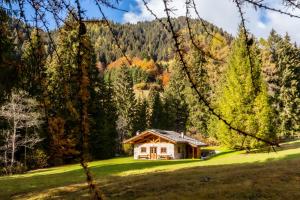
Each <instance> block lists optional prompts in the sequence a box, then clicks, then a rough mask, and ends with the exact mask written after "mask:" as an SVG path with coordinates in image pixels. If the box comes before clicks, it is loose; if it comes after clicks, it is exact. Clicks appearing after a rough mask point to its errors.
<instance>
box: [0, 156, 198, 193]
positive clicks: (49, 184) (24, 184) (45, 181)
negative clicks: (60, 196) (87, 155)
mask: <svg viewBox="0 0 300 200" xmlns="http://www.w3.org/2000/svg"><path fill="white" fill-rule="evenodd" d="M194 162H201V161H200V160H171V161H136V162H132V163H123V164H107V165H104V166H93V167H91V171H92V173H93V175H94V178H95V179H97V178H100V179H101V178H103V177H105V176H112V175H116V174H118V173H121V172H128V171H131V170H143V169H149V168H153V167H158V166H167V165H177V164H188V163H194ZM50 170H51V169H50ZM85 178H86V177H85V174H84V172H83V170H82V169H81V168H79V169H74V170H71V171H66V172H65V171H62V172H59V173H56V174H40V175H38V174H36V175H35V176H30V177H26V176H21V177H14V178H9V177H7V178H5V179H0V185H1V190H0V199H2V198H4V199H5V198H6V197H7V196H12V195H17V194H21V193H26V192H32V191H35V190H44V189H48V188H53V187H61V186H65V185H70V184H75V183H83V182H84V181H85ZM16 188H17V189H16ZM16 191H17V192H16Z"/></svg>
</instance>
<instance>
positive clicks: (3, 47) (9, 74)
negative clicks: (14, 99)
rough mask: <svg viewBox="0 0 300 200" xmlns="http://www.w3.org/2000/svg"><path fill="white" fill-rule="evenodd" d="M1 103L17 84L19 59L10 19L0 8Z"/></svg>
mask: <svg viewBox="0 0 300 200" xmlns="http://www.w3.org/2000/svg"><path fill="white" fill-rule="evenodd" d="M0 22H1V23H0V103H1V101H3V100H5V97H7V96H8V95H9V94H10V90H11V89H12V87H13V86H14V84H15V83H16V82H17V77H18V66H19V64H20V62H19V58H18V57H17V56H16V55H17V53H16V52H15V50H14V48H15V45H14V43H13V37H12V31H11V30H10V28H9V27H10V24H9V23H10V19H9V16H8V15H7V14H6V12H5V11H4V10H3V9H2V8H1V7H0Z"/></svg>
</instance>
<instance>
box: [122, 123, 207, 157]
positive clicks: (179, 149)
mask: <svg viewBox="0 0 300 200" xmlns="http://www.w3.org/2000/svg"><path fill="white" fill-rule="evenodd" d="M124 143H127V144H133V145H134V159H151V160H156V159H183V158H200V156H201V149H200V148H201V147H202V146H206V144H204V143H202V142H200V141H199V140H197V139H194V138H192V137H189V136H187V135H184V134H183V133H177V132H175V131H166V130H159V129H150V130H146V131H143V132H141V133H138V134H137V135H136V136H134V137H132V138H130V139H128V140H126V141H124Z"/></svg>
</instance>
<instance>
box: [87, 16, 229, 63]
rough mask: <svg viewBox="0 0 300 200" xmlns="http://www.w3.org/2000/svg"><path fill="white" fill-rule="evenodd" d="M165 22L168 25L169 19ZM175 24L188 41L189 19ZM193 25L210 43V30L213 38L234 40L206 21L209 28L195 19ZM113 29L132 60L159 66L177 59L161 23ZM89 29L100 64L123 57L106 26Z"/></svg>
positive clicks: (91, 25) (96, 24)
mask: <svg viewBox="0 0 300 200" xmlns="http://www.w3.org/2000/svg"><path fill="white" fill-rule="evenodd" d="M162 20H163V21H165V19H162ZM173 23H174V28H175V30H176V31H181V33H182V34H183V35H184V36H185V37H187V30H186V29H187V25H186V20H185V18H184V17H179V18H174V19H173ZM190 23H191V26H192V27H193V30H194V31H195V33H197V35H199V36H200V35H202V36H205V37H206V39H207V40H210V39H211V38H209V37H208V35H207V32H206V30H207V31H208V32H209V33H211V34H220V35H221V36H222V37H224V38H225V39H226V40H227V41H231V40H232V36H231V35H230V34H228V33H226V32H225V31H223V30H222V29H221V28H218V27H217V26H215V25H213V24H211V23H209V22H206V21H204V23H205V28H204V27H203V26H202V25H201V22H200V21H199V20H195V19H191V20H190ZM111 26H112V28H113V30H114V35H115V36H116V37H117V38H118V41H119V43H120V46H121V47H122V49H123V51H126V54H127V55H128V56H129V57H139V58H142V59H143V58H147V59H153V60H154V61H155V62H157V61H168V60H170V59H171V58H173V53H174V52H173V51H172V49H173V48H172V45H173V44H172V40H171V36H170V34H169V33H168V32H167V31H166V30H165V29H164V28H163V27H162V26H161V24H160V23H159V22H158V21H157V20H153V21H149V22H148V21H147V22H138V23H137V24H128V23H127V24H118V23H111ZM87 29H88V33H89V34H90V37H91V41H92V43H93V45H94V47H95V51H96V55H97V60H98V61H101V62H104V63H107V64H108V63H111V62H112V61H115V60H116V59H118V58H120V57H122V56H123V55H122V53H121V50H120V49H118V47H117V45H116V42H115V40H114V38H113V37H112V34H111V32H110V31H109V28H108V27H107V26H106V25H105V23H103V22H101V21H100V22H95V21H91V22H87Z"/></svg>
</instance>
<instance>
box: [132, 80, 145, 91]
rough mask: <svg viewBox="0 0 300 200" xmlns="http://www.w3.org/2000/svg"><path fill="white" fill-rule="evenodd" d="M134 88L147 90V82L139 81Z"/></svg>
mask: <svg viewBox="0 0 300 200" xmlns="http://www.w3.org/2000/svg"><path fill="white" fill-rule="evenodd" d="M133 88H134V89H135V90H147V83H145V82H141V83H137V84H135V85H134V87H133Z"/></svg>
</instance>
